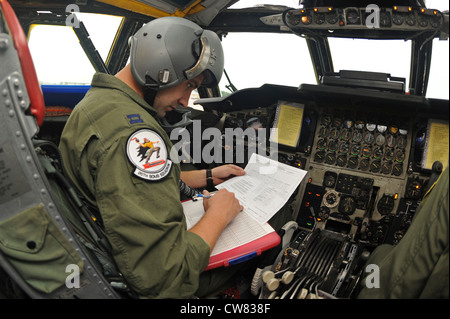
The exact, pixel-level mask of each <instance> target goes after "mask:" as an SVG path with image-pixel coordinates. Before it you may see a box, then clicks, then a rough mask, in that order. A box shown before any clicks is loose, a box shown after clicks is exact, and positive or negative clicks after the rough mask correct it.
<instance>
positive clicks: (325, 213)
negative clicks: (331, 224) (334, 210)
mask: <svg viewBox="0 0 450 319" xmlns="http://www.w3.org/2000/svg"><path fill="white" fill-rule="evenodd" d="M328 217H330V209H329V208H328V207H327V206H320V210H319V218H322V219H328Z"/></svg>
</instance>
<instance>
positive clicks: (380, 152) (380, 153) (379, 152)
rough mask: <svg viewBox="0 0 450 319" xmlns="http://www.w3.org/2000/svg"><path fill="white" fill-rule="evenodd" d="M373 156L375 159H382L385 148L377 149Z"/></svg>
mask: <svg viewBox="0 0 450 319" xmlns="http://www.w3.org/2000/svg"><path fill="white" fill-rule="evenodd" d="M372 156H373V158H375V159H381V158H382V157H383V148H382V147H375V149H374V150H373V153H372Z"/></svg>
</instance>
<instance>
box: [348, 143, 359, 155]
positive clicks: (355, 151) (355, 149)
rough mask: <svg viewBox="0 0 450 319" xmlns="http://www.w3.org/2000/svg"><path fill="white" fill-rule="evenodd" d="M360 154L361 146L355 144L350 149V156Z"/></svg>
mask: <svg viewBox="0 0 450 319" xmlns="http://www.w3.org/2000/svg"><path fill="white" fill-rule="evenodd" d="M360 152H361V145H359V144H353V145H352V146H351V147H350V154H352V155H359V153H360Z"/></svg>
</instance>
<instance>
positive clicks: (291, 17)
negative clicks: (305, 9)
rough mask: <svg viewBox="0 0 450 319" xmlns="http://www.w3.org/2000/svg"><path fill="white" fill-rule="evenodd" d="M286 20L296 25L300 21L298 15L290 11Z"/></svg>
mask: <svg viewBox="0 0 450 319" xmlns="http://www.w3.org/2000/svg"><path fill="white" fill-rule="evenodd" d="M287 18H288V22H289V23H290V24H292V25H297V24H299V23H300V15H298V14H294V12H292V11H290V12H288V14H287Z"/></svg>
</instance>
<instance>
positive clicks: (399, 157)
mask: <svg viewBox="0 0 450 319" xmlns="http://www.w3.org/2000/svg"><path fill="white" fill-rule="evenodd" d="M404 160H405V152H403V150H397V151H395V161H396V162H397V163H403V161H404Z"/></svg>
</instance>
